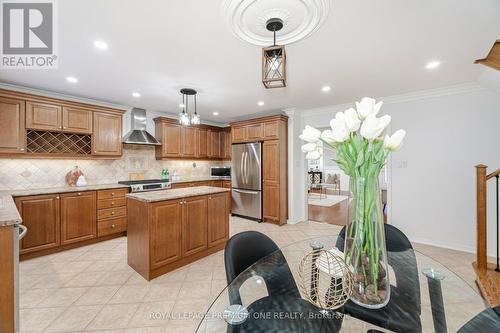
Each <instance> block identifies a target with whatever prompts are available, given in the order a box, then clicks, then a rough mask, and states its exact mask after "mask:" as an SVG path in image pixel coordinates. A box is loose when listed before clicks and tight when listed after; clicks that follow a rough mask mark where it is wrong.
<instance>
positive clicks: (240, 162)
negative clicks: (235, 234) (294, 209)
mask: <svg viewBox="0 0 500 333" xmlns="http://www.w3.org/2000/svg"><path fill="white" fill-rule="evenodd" d="M231 156H232V169H231V183H232V189H231V195H232V197H233V207H232V208H231V211H232V214H233V215H237V216H241V217H245V218H249V219H252V220H256V221H259V222H260V221H262V167H261V162H262V143H261V142H252V143H241V144H233V146H232V155H231Z"/></svg>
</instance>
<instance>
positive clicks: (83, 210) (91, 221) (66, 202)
mask: <svg viewBox="0 0 500 333" xmlns="http://www.w3.org/2000/svg"><path fill="white" fill-rule="evenodd" d="M96 237H97V223H96V192H95V191H86V192H76V193H64V194H61V244H62V245H65V244H71V243H75V242H81V241H84V240H89V239H93V238H96Z"/></svg>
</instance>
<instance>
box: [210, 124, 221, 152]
mask: <svg viewBox="0 0 500 333" xmlns="http://www.w3.org/2000/svg"><path fill="white" fill-rule="evenodd" d="M208 133H209V134H210V140H209V142H210V144H211V149H209V152H208V157H212V158H219V157H220V132H219V131H215V130H209V132H208Z"/></svg>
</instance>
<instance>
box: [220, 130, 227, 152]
mask: <svg viewBox="0 0 500 333" xmlns="http://www.w3.org/2000/svg"><path fill="white" fill-rule="evenodd" d="M226 134H227V132H225V131H222V132H220V134H219V145H220V146H219V147H220V148H219V151H220V154H219V157H220V158H226V156H227V144H226V141H227V139H228V138H227V135H226Z"/></svg>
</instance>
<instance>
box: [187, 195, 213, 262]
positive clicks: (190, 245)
mask: <svg viewBox="0 0 500 333" xmlns="http://www.w3.org/2000/svg"><path fill="white" fill-rule="evenodd" d="M181 204H182V255H183V256H189V255H192V254H195V253H197V252H200V251H203V250H205V249H206V248H207V197H206V196H202V197H194V198H186V199H184V201H183V202H181Z"/></svg>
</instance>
